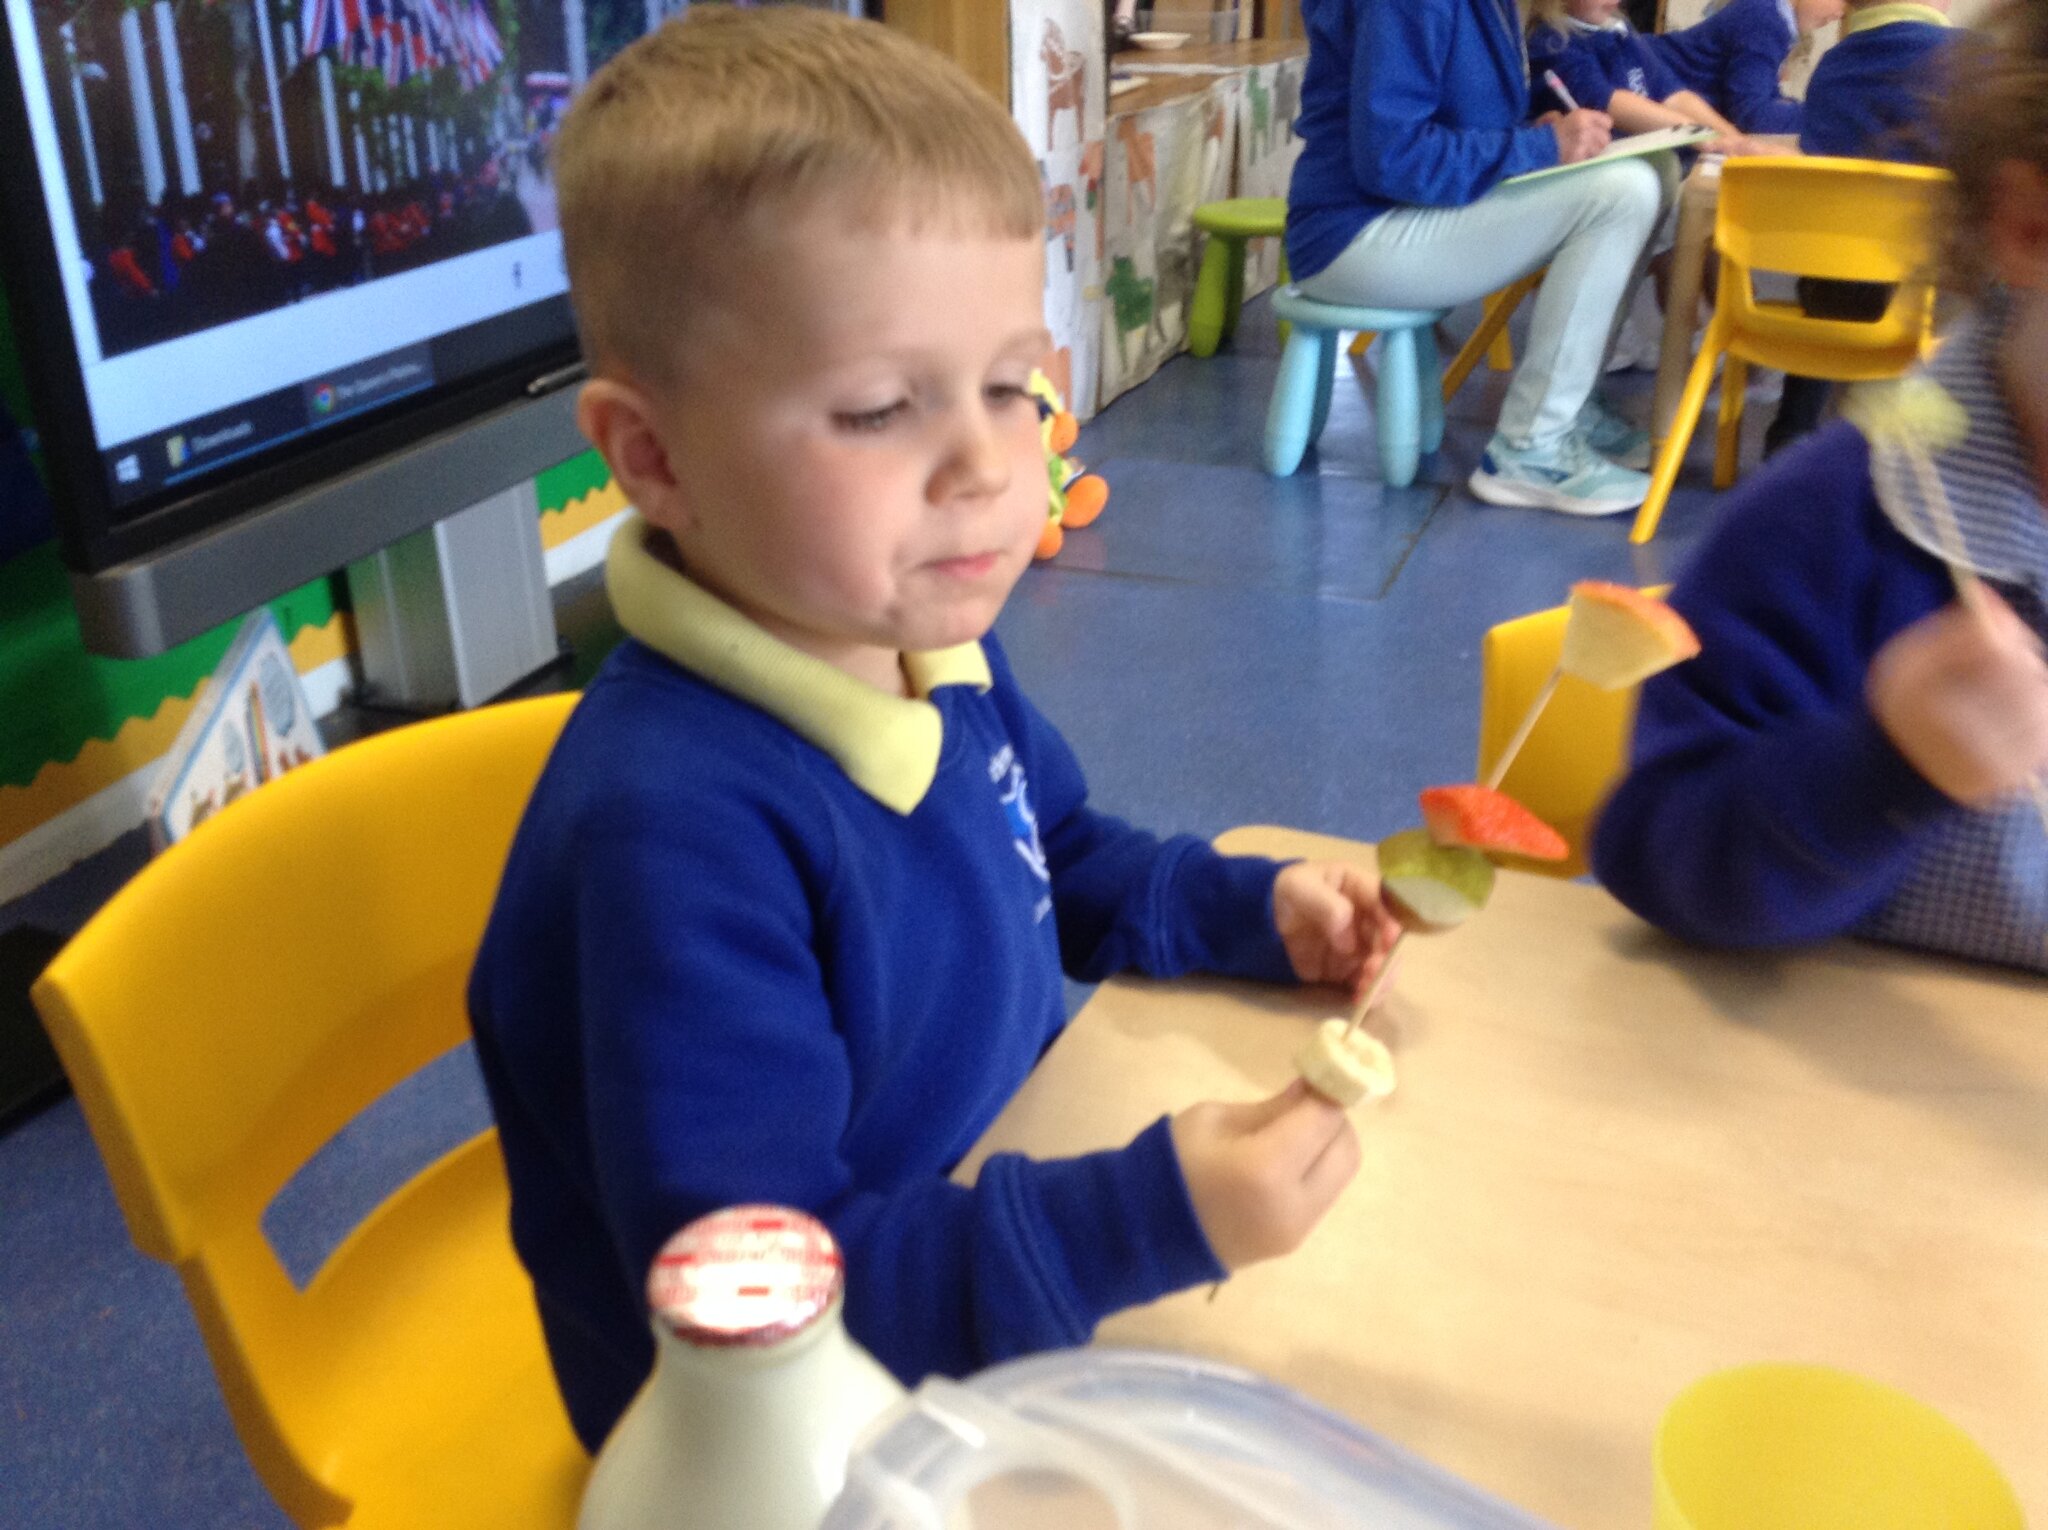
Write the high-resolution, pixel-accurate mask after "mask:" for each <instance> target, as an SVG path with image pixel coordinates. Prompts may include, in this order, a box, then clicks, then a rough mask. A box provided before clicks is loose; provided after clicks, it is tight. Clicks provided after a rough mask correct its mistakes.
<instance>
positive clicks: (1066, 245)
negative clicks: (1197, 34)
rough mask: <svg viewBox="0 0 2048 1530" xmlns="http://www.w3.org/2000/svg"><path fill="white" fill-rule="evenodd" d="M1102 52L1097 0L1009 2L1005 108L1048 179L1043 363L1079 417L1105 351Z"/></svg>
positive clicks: (1087, 408) (1092, 395) (1092, 397)
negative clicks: (1047, 340) (1048, 346)
mask: <svg viewBox="0 0 2048 1530" xmlns="http://www.w3.org/2000/svg"><path fill="white" fill-rule="evenodd" d="M1105 56H1106V55H1105V50H1104V46H1103V33H1102V7H1101V5H1100V4H1098V3H1096V0H1012V3H1011V5H1010V106H1011V113H1012V115H1013V116H1014V117H1015V118H1016V120H1017V126H1018V128H1019V129H1020V130H1021V131H1022V132H1023V134H1024V140H1025V142H1026V143H1028V144H1029V145H1030V146H1031V152H1032V153H1033V154H1034V155H1036V156H1037V158H1038V168H1039V174H1040V177H1041V179H1042V181H1043V183H1044V186H1045V200H1046V246H1045V327H1046V328H1047V329H1048V330H1050V331H1051V332H1052V337H1053V354H1052V356H1051V357H1049V358H1048V359H1047V362H1046V368H1045V370H1046V373H1047V375H1048V376H1050V377H1051V378H1052V380H1053V384H1054V386H1055V387H1057V388H1058V389H1059V390H1060V392H1061V393H1062V394H1064V395H1065V397H1066V400H1067V407H1068V408H1069V409H1071V410H1072V411H1073V412H1074V414H1075V415H1076V416H1077V417H1079V418H1081V419H1086V418H1088V417H1089V416H1090V415H1091V414H1093V413H1094V412H1095V407H1096V396H1097V392H1098V388H1099V383H1098V377H1099V373H1100V355H1101V348H1102V317H1101V310H1102V278H1101V271H1102V203H1103V188H1102V177H1103V168H1104V163H1105V153H1104V147H1103V141H1102V134H1103V123H1104V119H1105V117H1106V115H1107V111H1108V98H1109V97H1108V93H1109V82H1108V78H1107V70H1106V66H1105Z"/></svg>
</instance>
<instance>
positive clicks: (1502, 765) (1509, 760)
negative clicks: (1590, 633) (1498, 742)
mask: <svg viewBox="0 0 2048 1530" xmlns="http://www.w3.org/2000/svg"><path fill="white" fill-rule="evenodd" d="M1563 679H1564V666H1563V665H1562V664H1560V665H1558V667H1557V668H1556V669H1553V670H1552V671H1551V672H1550V678H1549V679H1548V680H1546V681H1544V682H1543V689H1542V690H1540V691H1538V692H1537V693H1536V699H1535V700H1534V701H1532V702H1531V703H1529V710H1528V711H1527V712H1525V713H1524V714H1523V715H1522V721H1521V724H1520V726H1518V727H1517V728H1516V729H1515V736H1514V737H1513V738H1511V739H1509V740H1508V746H1507V748H1505V749H1503V750H1502V751H1501V752H1500V758H1499V759H1497V760H1495V761H1494V762H1493V769H1492V770H1491V771H1489V772H1488V773H1487V777H1486V787H1487V790H1488V791H1499V790H1500V784H1501V782H1503V781H1505V780H1506V779H1507V778H1508V770H1509V769H1510V768H1511V767H1512V766H1513V765H1514V763H1515V756H1516V755H1518V754H1520V753H1521V752H1522V746H1523V745H1524V744H1526V743H1528V742H1529V735H1530V734H1532V733H1534V732H1535V731H1536V723H1537V720H1538V719H1539V718H1541V717H1542V716H1543V709H1544V708H1545V707H1547V706H1549V705H1550V698H1551V697H1553V696H1555V695H1556V694H1557V687H1558V682H1560V681H1561V680H1563Z"/></svg>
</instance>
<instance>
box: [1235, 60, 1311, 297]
mask: <svg viewBox="0 0 2048 1530" xmlns="http://www.w3.org/2000/svg"><path fill="white" fill-rule="evenodd" d="M1307 68H1308V61H1307V60H1306V59H1301V58H1290V59H1282V60H1281V61H1280V62H1279V63H1277V64H1259V65H1256V66H1254V67H1253V68H1250V69H1247V70H1245V71H1244V72H1243V73H1242V74H1241V75H1239V76H1237V78H1236V81H1235V82H1234V83H1236V85H1237V87H1238V89H1237V99H1236V107H1237V195H1239V196H1241V197H1281V198H1285V197H1286V195H1287V183H1288V182H1289V181H1290V180H1292V179H1293V177H1294V162H1295V160H1296V159H1298V158H1300V156H1301V139H1300V138H1299V137H1297V136H1296V134H1295V131H1294V124H1295V120H1296V119H1297V118H1298V117H1300V115H1301V77H1302V75H1303V74H1304V73H1305V72H1306V71H1307ZM1279 274H1280V244H1279V241H1278V240H1274V239H1254V240H1251V241H1250V242H1249V243H1248V244H1247V246H1246V248H1245V261H1244V295H1245V296H1246V297H1250V296H1252V295H1253V294H1254V293H1257V292H1263V291H1265V290H1266V288H1268V287H1270V286H1272V285H1273V283H1274V282H1275V281H1277V280H1278V279H1279Z"/></svg>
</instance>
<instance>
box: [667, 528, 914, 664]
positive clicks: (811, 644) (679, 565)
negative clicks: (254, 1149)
mask: <svg viewBox="0 0 2048 1530" xmlns="http://www.w3.org/2000/svg"><path fill="white" fill-rule="evenodd" d="M647 547H648V550H649V551H650V552H652V553H653V554H654V556H655V557H656V558H658V559H659V560H660V561H661V562H663V563H666V564H667V565H668V566H669V567H670V568H672V569H674V570H675V571H676V572H677V573H679V574H681V575H682V576H683V577H684V578H686V579H688V580H690V581H691V582H692V583H694V584H696V585H697V586H698V587H699V588H701V589H703V590H705V591H708V592H709V593H710V594H713V595H716V596H717V597H718V598H719V599H720V600H722V601H724V602H725V603H726V604H727V605H729V606H731V607H732V608H733V609H734V610H735V611H737V612H739V613H740V615H742V616H744V617H745V618H746V619H747V620H748V621H750V622H752V623H753V624H754V625H755V626H756V627H759V628H760V629H761V630H762V631H763V632H765V633H767V634H768V635H769V636H770V637H772V638H774V639H775V640H776V641H777V642H781V643H787V644H788V645H789V646H790V647H791V648H794V649H796V650H797V651H798V652H799V653H807V654H809V655H810V656H811V657H812V658H814V659H817V660H820V661H821V662H823V663H826V664H829V665H831V666H832V667H833V668H834V669H836V670H839V671H840V672H841V673H842V674H847V675H851V676H852V677H853V678H854V679H856V680H859V681H861V682H862V683H863V684H866V685H872V686H873V687H874V688H875V689H876V690H878V691H880V692H882V693H883V694H884V695H888V696H902V697H909V696H911V695H912V694H913V692H912V690H911V687H910V677H909V676H908V675H907V674H906V673H905V672H904V668H903V655H902V654H901V653H900V652H899V651H897V650H896V649H893V648H880V647H876V646H874V645H872V644H867V643H834V642H830V641H828V640H826V639H824V638H821V637H820V636H819V635H818V634H816V633H813V632H809V631H805V630H803V629H800V628H797V627H794V626H792V625H791V624H789V623H787V622H784V621H781V620H780V619H778V618H777V617H775V616H774V615H772V614H771V613H769V612H766V611H761V610H758V609H757V608H756V607H755V606H753V605H752V604H751V603H750V602H748V601H747V600H745V599H744V598H742V597H741V596H739V595H738V594H736V593H735V592H734V591H732V590H729V589H727V588H726V587H725V586H724V585H722V584H721V583H720V582H719V581H718V580H716V579H713V578H707V577H706V576H705V575H704V573H703V571H702V570H700V569H693V568H691V567H689V566H688V565H687V564H685V563H684V562H683V555H682V552H681V550H680V549H679V548H678V547H677V546H676V544H675V539H674V538H673V537H671V536H670V535H669V534H668V533H667V532H666V531H662V530H659V529H657V530H655V531H654V532H653V533H652V534H651V535H650V536H649V537H648V539H647Z"/></svg>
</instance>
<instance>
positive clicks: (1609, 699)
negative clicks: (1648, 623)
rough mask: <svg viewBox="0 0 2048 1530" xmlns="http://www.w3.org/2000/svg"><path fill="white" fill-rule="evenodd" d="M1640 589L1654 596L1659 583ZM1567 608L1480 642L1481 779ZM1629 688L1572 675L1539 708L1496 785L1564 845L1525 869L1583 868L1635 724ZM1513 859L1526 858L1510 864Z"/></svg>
mask: <svg viewBox="0 0 2048 1530" xmlns="http://www.w3.org/2000/svg"><path fill="white" fill-rule="evenodd" d="M1644 593H1646V594H1650V595H1657V596H1662V595H1663V594H1664V593H1665V589H1664V587H1662V586H1659V587H1658V588H1656V589H1653V590H1647V591H1645V592H1644ZM1570 612H1571V608H1570V607H1569V606H1554V607H1552V608H1551V609H1550V610H1548V611H1537V612H1535V613H1533V614H1532V615H1529V616H1519V617H1516V618H1515V619H1514V620H1512V621H1505V622H1501V623H1500V624H1499V625H1497V626H1494V627H1491V628H1489V629H1488V630H1487V633H1486V636H1485V637H1484V638H1483V639H1482V640H1481V642H1480V645H1479V779H1480V780H1482V781H1484V780H1486V779H1487V778H1488V777H1489V776H1490V775H1491V774H1492V773H1493V766H1494V762H1495V761H1496V760H1498V759H1499V758H1500V757H1501V752H1502V751H1503V750H1504V749H1506V748H1507V746H1508V743H1509V741H1510V740H1512V739H1513V738H1514V736H1515V730H1516V729H1517V728H1518V727H1520V726H1521V722H1522V719H1523V718H1524V717H1525V716H1527V715H1528V711H1529V708H1530V706H1531V705H1532V704H1533V703H1534V702H1535V700H1536V697H1537V695H1538V694H1539V693H1540V692H1541V691H1542V690H1543V687H1544V686H1545V685H1546V684H1548V683H1549V681H1550V677H1551V674H1552V673H1553V672H1554V671H1555V670H1556V668H1557V660H1558V655H1559V654H1561V653H1562V652H1563V651H1564V628H1565V621H1566V619H1567V617H1568V616H1569V615H1570ZM1635 716H1636V691H1635V689H1633V688H1631V689H1629V690H1626V691H1603V690H1599V689H1597V688H1596V687H1594V686H1591V685H1588V684H1587V683H1586V682H1585V681H1583V680H1579V679H1575V678H1573V677H1572V676H1570V675H1567V676H1565V677H1564V678H1563V679H1562V680H1560V681H1559V682H1558V686H1557V692H1556V694H1555V695H1553V696H1552V697H1551V698H1550V703H1549V705H1548V706H1546V707H1545V708H1544V709H1543V716H1542V718H1541V719H1540V720H1539V721H1538V722H1537V724H1536V727H1535V729H1534V730H1533V731H1532V732H1531V733H1530V735H1529V737H1528V739H1527V741H1526V742H1525V743H1524V744H1523V745H1522V749H1521V752H1520V753H1519V754H1517V755H1516V756H1515V763H1514V764H1513V765H1512V766H1510V767H1509V769H1508V773H1507V778H1506V779H1505V780H1503V781H1502V782H1501V790H1502V791H1504V792H1506V793H1507V794H1508V795H1509V796H1510V797H1513V798H1514V799H1515V800H1516V801H1517V802H1519V803H1521V804H1522V805H1523V806H1524V807H1526V808H1528V809H1529V811H1530V812H1532V813H1534V814H1535V815H1536V816H1537V817H1538V818H1541V819H1542V820H1543V821H1544V822H1545V823H1547V824H1549V825H1550V826H1551V827H1552V828H1553V829H1555V830H1557V832H1558V833H1559V834H1562V835H1563V836H1564V839H1565V843H1566V844H1568V845H1569V846H1570V847H1571V854H1570V856H1569V857H1568V858H1567V859H1565V860H1562V861H1555V862H1543V861H1531V862H1528V863H1526V869H1527V870H1530V871H1538V872H1544V873H1547V874H1550V875H1554V876H1561V877H1575V876H1577V875H1579V874H1580V873H1581V872H1583V871H1584V870H1585V869H1586V854H1587V849H1588V846H1589V842H1590V840H1591V836H1592V832H1593V820H1594V819H1595V818H1596V817H1597V816H1598V815H1599V812H1600V805H1601V803H1603V802H1605V801H1606V800H1607V794H1608V793H1609V792H1610V791H1612V790H1613V789H1614V786H1615V783H1616V782H1618V781H1619V780H1620V779H1621V777H1622V773H1623V772H1624V771H1625V770H1626V769H1627V768H1628V748H1629V739H1630V736H1631V735H1632V733H1633V732H1634V730H1635ZM1517 864H1518V865H1523V864H1524V863H1521V862H1517Z"/></svg>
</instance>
